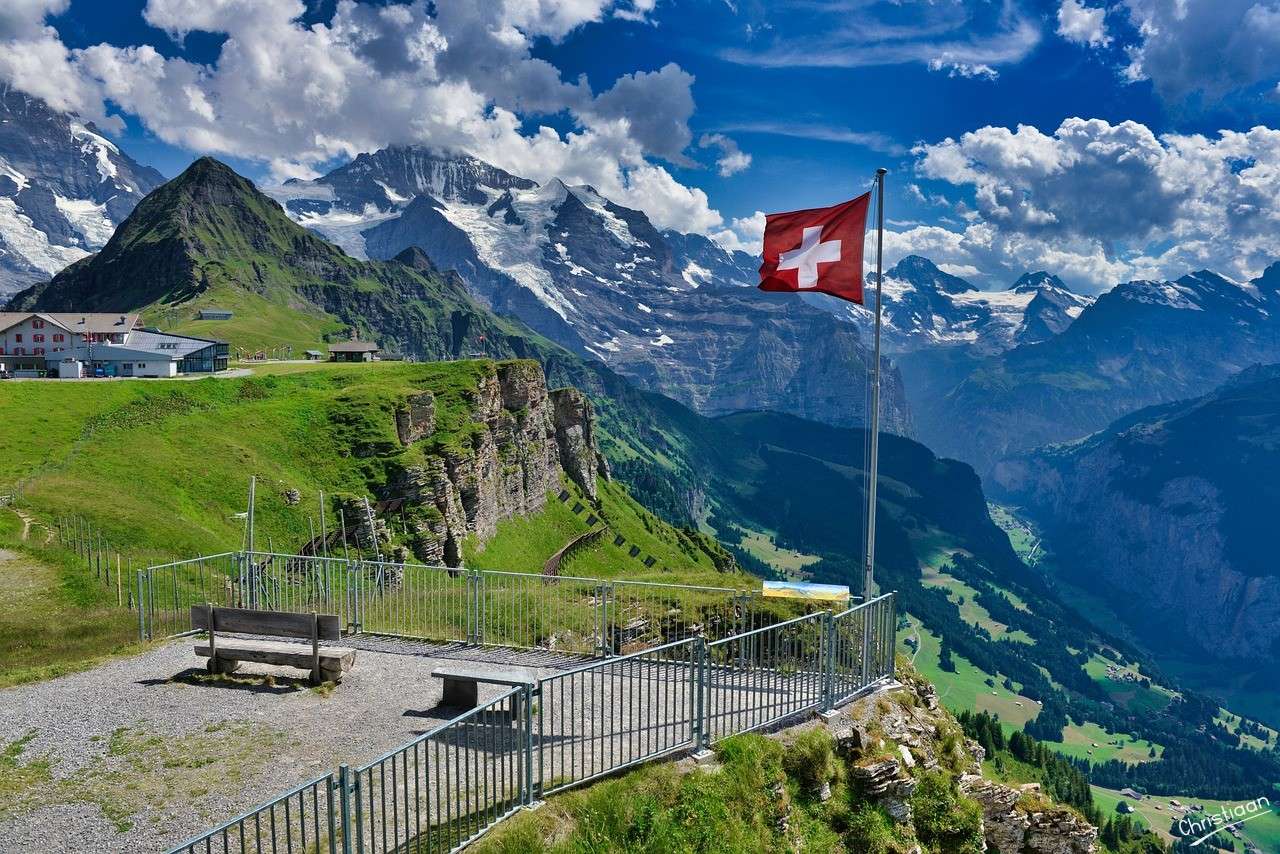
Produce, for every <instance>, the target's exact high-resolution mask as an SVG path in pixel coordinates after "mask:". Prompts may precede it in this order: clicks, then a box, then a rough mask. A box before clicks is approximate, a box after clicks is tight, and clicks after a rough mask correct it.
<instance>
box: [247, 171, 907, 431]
mask: <svg viewBox="0 0 1280 854" xmlns="http://www.w3.org/2000/svg"><path fill="white" fill-rule="evenodd" d="M272 192H273V194H274V195H275V197H276V198H277V199H278V200H280V201H281V202H282V203H283V205H284V206H285V209H286V210H287V211H288V212H289V213H290V215H291V216H292V217H294V219H296V220H297V221H298V222H299V223H300V224H302V225H304V226H306V227H308V228H310V229H312V230H314V231H316V232H317V233H319V234H322V235H324V236H325V237H328V238H329V239H331V240H333V241H334V242H335V243H337V244H338V245H339V246H341V247H343V248H344V249H345V250H346V251H347V252H349V253H351V254H352V255H355V256H357V257H369V258H384V259H385V258H391V257H394V256H395V255H397V254H398V253H400V252H401V251H403V250H404V249H406V248H408V247H410V246H418V247H421V248H422V249H423V250H424V251H425V252H426V253H427V255H428V256H429V257H431V258H432V260H433V261H434V262H435V263H436V264H437V265H438V266H439V267H440V268H441V269H452V270H456V271H457V272H458V273H459V275H460V276H461V277H462V278H463V280H464V281H466V283H467V285H468V287H470V289H471V291H472V293H473V294H474V295H475V296H476V297H477V298H478V299H479V300H481V301H482V302H484V303H485V304H486V305H488V306H489V307H490V308H492V309H493V310H495V311H496V312H498V313H500V314H504V315H508V316H512V317H516V318H519V319H520V320H522V321H524V322H525V323H527V324H528V325H529V326H530V327H532V328H533V329H535V330H536V331H538V332H539V333H541V334H543V335H545V336H547V337H548V338H550V339H551V340H553V341H555V342H557V343H559V344H561V345H562V346H564V347H567V348H568V349H569V350H571V351H573V352H575V353H577V354H579V355H581V356H584V357H587V358H591V359H597V360H599V361H601V362H603V363H604V364H606V365H608V366H609V367H610V368H613V369H614V370H617V371H618V372H619V373H621V374H623V375H624V376H627V377H629V378H630V379H632V380H634V381H636V382H637V383H639V384H640V385H641V386H643V387H644V388H647V389H650V390H653V391H659V392H661V393H663V394H666V395H669V396H671V397H675V398H677V399H679V400H681V401H682V402H684V403H686V404H688V405H689V406H692V407H693V408H694V409H696V410H697V411H699V412H702V413H704V414H710V415H716V414H723V413H728V412H733V411H738V410H741V409H744V408H760V409H772V410H779V411H785V412H790V413H793V414H796V415H800V416H803V417H807V418H813V419H817V420H822V421H827V422H830V423H833V424H843V425H852V424H859V423H862V422H863V419H864V416H865V407H866V403H865V394H864V388H863V387H864V385H865V383H864V381H863V378H864V377H866V375H867V373H868V371H869V367H870V357H869V355H868V352H867V348H866V345H865V344H864V343H863V340H862V337H861V336H860V334H859V331H858V329H857V327H856V326H854V325H853V324H849V323H843V322H840V321H839V320H837V319H836V318H834V317H833V316H832V315H831V314H829V313H827V312H824V311H821V310H819V309H816V308H814V307H812V306H809V305H807V304H806V303H805V302H804V301H803V300H798V299H795V298H794V297H792V296H786V295H777V294H763V293H760V292H758V291H756V290H755V289H754V288H750V287H744V285H751V284H753V283H754V282H755V281H756V270H755V268H756V265H757V262H756V260H755V259H753V258H751V257H750V256H748V255H747V254H746V253H742V252H726V251H725V250H723V249H721V248H720V247H719V246H717V245H716V244H715V243H713V242H712V241H710V240H708V239H706V238H705V237H701V236H698V235H686V234H679V233H677V232H673V231H660V230H658V229H657V228H656V227H654V225H653V224H652V223H651V222H650V221H649V219H648V217H646V216H645V215H644V214H643V213H641V212H640V211H637V210H632V209H629V208H625V207H622V206H620V205H617V204H615V203H613V202H612V201H610V200H609V199H606V198H605V197H603V196H602V195H600V194H599V193H598V192H596V190H595V189H593V188H592V187H589V186H585V185H584V186H572V187H571V186H568V185H566V184H564V183H563V182H562V181H560V180H558V179H552V180H550V181H548V182H547V183H545V184H543V185H539V184H537V183H535V182H533V181H530V180H528V179H525V178H520V177H518V176H514V175H511V174H510V173H508V172H505V171H503V170H501V169H498V168H497V167H494V166H491V165H488V164H486V163H483V162H482V161H479V160H476V159H475V158H472V157H466V156H455V155H450V154H445V153H440V152H435V151H432V150H429V149H425V148H420V147H392V148H387V149H383V150H381V151H378V152H375V153H373V154H362V155H360V156H359V157H357V158H356V159H355V160H354V161H352V162H351V163H349V164H346V165H345V166H342V167H340V168H338V169H336V170H334V171H333V172H331V173H329V174H328V175H325V176H323V177H321V178H318V179H315V180H313V181H297V180H294V181H290V182H287V183H286V184H285V185H283V186H282V187H280V188H277V189H275V190H273V191H272ZM819 354H820V357H819ZM850 377H854V378H856V379H855V381H853V382H850V381H849V378H850ZM885 386H886V388H885V393H884V397H883V399H884V400H885V405H886V408H885V416H884V423H885V424H886V427H887V428H888V429H891V430H895V431H898V432H909V430H910V422H909V417H908V414H907V409H906V406H905V404H904V402H903V392H902V387H901V381H900V378H899V377H898V375H897V372H896V371H895V370H894V369H892V367H890V368H889V370H887V371H886V372H885Z"/></svg>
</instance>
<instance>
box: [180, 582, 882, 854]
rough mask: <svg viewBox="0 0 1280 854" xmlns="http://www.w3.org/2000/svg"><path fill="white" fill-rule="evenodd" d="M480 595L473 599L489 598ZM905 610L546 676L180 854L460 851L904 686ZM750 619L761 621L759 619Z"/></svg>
mask: <svg viewBox="0 0 1280 854" xmlns="http://www.w3.org/2000/svg"><path fill="white" fill-rule="evenodd" d="M464 577H465V576H464ZM530 578H531V579H539V580H540V577H539V576H530ZM484 583H485V582H478V584H480V585H483V584H484ZM615 585H616V583H615ZM523 589H531V588H523ZM471 596H472V597H473V598H472V600H471V601H472V602H473V603H474V602H475V601H476V596H477V594H476V593H475V592H474V591H473V592H472V594H471ZM464 599H465V597H464ZM895 600H896V597H895V595H894V594H893V593H887V594H884V595H882V596H879V597H877V598H875V599H872V600H871V601H869V602H864V603H862V604H859V605H857V606H855V607H853V608H849V609H848V610H845V611H842V612H840V613H837V614H833V613H831V612H829V611H823V612H819V613H815V614H808V615H805V616H801V617H796V618H793V619H789V620H783V621H779V622H776V623H774V624H772V625H765V626H760V627H753V628H749V629H747V630H745V631H741V632H738V633H736V634H730V635H728V636H726V637H721V638H718V639H715V640H711V641H708V639H707V638H706V637H703V636H702V635H695V636H693V637H688V638H684V639H679V640H675V641H672V642H668V643H665V644H661V645H657V646H653V647H649V648H647V649H642V650H639V651H636V652H631V653H627V654H623V655H617V656H610V657H605V658H602V659H601V660H599V661H596V662H592V663H589V664H585V665H582V666H579V667H574V668H572V669H568V670H563V671H560V672H556V673H552V674H550V675H544V676H540V677H539V678H538V680H537V682H536V683H535V684H531V685H526V686H520V687H517V688H513V689H511V690H509V691H505V692H504V693H501V694H499V695H498V696H496V697H495V698H494V699H492V700H489V701H487V702H485V703H483V704H482V705H480V706H478V707H477V708H475V709H472V710H471V711H469V712H466V713H464V714H462V715H460V716H458V717H456V718H454V719H453V720H450V721H448V722H446V723H444V724H441V725H440V726H438V727H436V728H435V729H432V730H430V731H429V732H427V733H425V734H424V735H421V736H418V737H417V738H415V739H413V740H412V741H410V742H408V743H406V744H404V745H402V746H401V747H398V748H396V749H395V750H392V751H391V752H389V753H387V754H385V755H383V756H382V757H380V758H378V759H376V760H374V761H373V762H371V763H369V764H367V765H364V766H361V767H359V768H357V769H354V770H352V769H349V768H348V767H347V766H345V765H344V766H341V767H340V768H339V769H338V770H337V772H335V773H333V774H329V775H328V776H326V777H321V778H319V779H317V780H313V781H312V782H310V783H307V784H305V785H303V786H300V787H298V788H296V789H293V790H292V791H290V792H288V793H286V794H285V795H283V796H281V797H279V798H276V799H275V800H273V801H270V802H269V803H267V804H264V805H263V806H261V807H259V808H258V809H255V810H253V811H251V812H249V813H246V814H244V815H242V816H240V817H238V818H236V819H233V820H232V821H230V822H227V823H226V824H223V825H219V826H218V827H216V828H214V829H213V830H211V831H209V832H207V833H205V834H202V835H201V836H199V837H196V838H195V839H193V840H191V841H189V842H186V843H183V844H182V845H181V846H179V847H177V848H174V849H172V851H171V854H195V852H205V854H212V852H214V851H218V852H223V854H265V852H268V851H269V852H272V854H275V852H279V851H306V852H317V854H323V852H328V854H366V853H367V854H390V852H415V854H417V852H452V851H457V850H459V849H461V848H463V847H465V846H466V845H467V844H469V843H470V842H471V841H473V840H474V839H476V838H477V837H478V836H480V835H481V834H483V833H484V832H485V831H486V830H488V829H489V828H490V827H492V826H494V825H495V824H497V823H498V822H500V821H502V820H503V819H504V818H506V817H507V816H509V815H511V814H512V813H514V812H515V811H517V810H518V809H520V808H521V807H522V806H527V805H530V804H532V803H533V802H534V801H536V800H538V799H540V798H542V797H544V796H546V795H549V794H552V793H554V792H558V791H561V790H563V789H566V788H569V787H571V786H576V785H580V784H582V783H585V782H587V781H589V780H593V779H596V778H598V777H601V776H604V775H606V774H611V773H614V772H617V771H619V770H621V769H624V768H628V767H631V766H633V765H636V764H638V763H641V762H646V761H649V760H651V759H655V758H658V757H661V756H665V755H669V754H671V753H674V752H676V751H680V750H686V749H690V748H705V747H706V746H708V745H710V744H712V743H714V742H716V741H719V740H721V739H724V738H727V737H729V736H731V735H736V734H738V733H743V732H749V731H751V730H756V729H761V728H765V727H770V726H776V725H780V724H781V723H782V722H783V721H785V720H787V719H789V718H793V717H795V716H797V715H799V714H802V713H806V712H810V711H815V710H824V711H825V710H830V709H832V708H833V707H834V706H836V705H839V704H842V703H845V702H848V701H849V700H851V699H853V698H854V697H857V696H859V695H861V694H863V693H866V692H868V691H870V690H872V689H874V688H875V687H876V686H877V685H881V684H884V683H885V682H886V681H888V680H892V678H893V674H894V659H893V652H894V641H895V635H896V630H897V614H896V610H895V607H896V602H895ZM408 601H409V602H412V601H413V600H412V599H409V600H408ZM494 601H498V602H506V601H507V600H506V599H504V598H503V597H498V598H497V599H495V600H494ZM508 604H509V602H508ZM668 604H670V603H668ZM483 607H485V606H483V605H482V609H483ZM735 613H736V614H738V615H739V616H743V615H744V614H746V615H747V616H746V619H747V620H750V619H753V618H751V617H750V616H749V615H750V611H749V610H748V611H745V612H744V611H742V610H740V609H739V610H737V611H735ZM605 623H606V624H607V625H617V621H614V622H613V623H609V622H608V621H607V619H606V620H605ZM525 624H526V623H525V621H524V620H522V619H521V620H515V621H514V622H512V623H511V625H516V626H520V625H525ZM498 625H503V623H502V622H501V621H499V622H498ZM706 628H707V624H705V623H704V624H703V630H706ZM606 634H607V633H606ZM497 636H498V637H506V636H505V635H502V634H501V633H498V634H497ZM335 803H336V808H335Z"/></svg>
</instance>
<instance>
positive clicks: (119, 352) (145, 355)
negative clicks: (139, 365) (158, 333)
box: [44, 344, 182, 362]
mask: <svg viewBox="0 0 1280 854" xmlns="http://www.w3.org/2000/svg"><path fill="white" fill-rule="evenodd" d="M91 349H92V351H93V361H95V362H123V361H134V362H156V361H160V360H165V361H169V362H177V361H180V360H181V359H182V354H180V353H178V352H177V351H174V352H170V351H168V350H163V351H160V350H138V349H135V348H133V347H125V346H122V345H120V344H94V345H93V347H92V348H90V347H89V346H88V345H85V346H83V347H72V348H71V349H68V350H58V351H57V352H52V353H45V354H44V360H45V361H46V362H60V361H62V360H63V359H66V358H68V357H70V358H73V359H78V360H79V361H81V362H87V361H89V352H90V350H91Z"/></svg>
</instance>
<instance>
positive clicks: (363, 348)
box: [329, 341, 382, 353]
mask: <svg viewBox="0 0 1280 854" xmlns="http://www.w3.org/2000/svg"><path fill="white" fill-rule="evenodd" d="M381 349H382V348H381V347H379V346H378V345H377V344H374V343H373V342H372V341H337V342H334V343H333V344H330V345H329V352H330V353H377V352H378V351H379V350H381Z"/></svg>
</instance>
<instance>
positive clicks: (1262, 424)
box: [994, 365, 1280, 691]
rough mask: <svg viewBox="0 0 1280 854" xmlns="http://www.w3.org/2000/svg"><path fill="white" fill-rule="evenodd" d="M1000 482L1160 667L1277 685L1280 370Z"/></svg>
mask: <svg viewBox="0 0 1280 854" xmlns="http://www.w3.org/2000/svg"><path fill="white" fill-rule="evenodd" d="M994 477H995V482H996V484H997V487H998V488H999V489H1000V490H1002V491H1005V492H1007V493H1008V494H1009V496H1010V497H1011V498H1013V499H1014V500H1016V501H1018V502H1019V503H1020V504H1022V505H1024V506H1025V507H1026V509H1027V510H1028V512H1030V513H1031V514H1032V515H1033V516H1034V518H1036V519H1037V520H1038V521H1040V522H1041V524H1042V526H1043V528H1044V531H1045V539H1046V542H1047V543H1049V544H1050V547H1051V548H1052V549H1053V551H1054V552H1055V556H1056V558H1057V560H1056V563H1057V564H1059V565H1060V567H1061V571H1062V572H1064V573H1066V574H1068V575H1069V576H1070V577H1072V578H1073V579H1074V580H1075V581H1076V582H1077V583H1079V584H1081V585H1084V586H1087V587H1088V588H1089V589H1091V590H1094V591H1095V592H1096V593H1098V594H1099V595H1101V596H1103V597H1104V598H1105V599H1106V601H1107V602H1108V603H1109V605H1110V606H1111V607H1112V609H1113V610H1115V611H1117V612H1118V613H1119V614H1120V616H1121V617H1122V618H1123V619H1124V620H1125V622H1126V623H1127V624H1128V625H1129V626H1130V627H1132V628H1133V629H1134V630H1135V631H1136V632H1137V634H1138V637H1139V638H1140V639H1141V640H1142V641H1144V642H1145V643H1146V645H1147V646H1148V647H1149V648H1150V649H1152V650H1153V651H1155V652H1156V653H1157V656H1159V655H1165V656H1171V655H1177V656H1180V657H1184V658H1190V659H1192V660H1194V661H1196V662H1198V664H1200V665H1202V666H1201V667H1200V668H1199V669H1200V670H1209V669H1220V670H1221V671H1222V672H1223V673H1226V672H1233V673H1236V672H1240V671H1241V670H1244V669H1247V665H1249V664H1250V663H1252V664H1254V665H1258V664H1266V665H1269V669H1270V673H1271V675H1272V676H1273V675H1274V665H1275V663H1276V662H1278V661H1280V568H1277V566H1276V562H1275V549H1274V545H1273V543H1272V542H1271V539H1270V537H1269V536H1268V535H1267V532H1268V531H1270V526H1271V525H1272V524H1274V516H1275V512H1276V508H1277V507H1280V366H1277V365H1272V366H1269V367H1253V368H1250V369H1247V370H1245V371H1243V372H1241V373H1240V374H1238V375H1236V376H1234V377H1232V378H1231V379H1230V380H1229V381H1228V382H1226V383H1225V384H1223V385H1222V386H1220V387H1219V388H1217V389H1215V390H1213V391H1211V392H1209V393H1208V394H1206V395H1204V396H1201V397H1197V398H1193V399H1191V400H1182V401H1177V402H1174V403H1168V404H1164V405H1162V406H1156V407H1150V408H1147V409H1143V410H1140V411H1138V412H1136V413H1133V414H1131V415H1128V416H1126V417H1124V418H1122V419H1120V420H1118V421H1116V422H1114V423H1112V424H1111V425H1109V426H1108V427H1106V428H1105V429H1104V430H1101V431H1099V432H1098V433H1095V434H1094V435H1092V436H1089V437H1088V438H1086V439H1082V440H1079V441H1076V442H1073V443H1070V444H1064V445H1057V446H1050V447H1047V448H1042V449H1040V450H1037V451H1035V452H1032V453H1029V454H1025V455H1022V456H1019V457H1016V458H1014V459H1010V460H1006V461H1004V462H1001V463H1000V464H998V465H997V466H996V468H995V475H994ZM1211 662H1222V663H1221V664H1220V665H1214V667H1213V668H1211V667H1210V666H1209V665H1210V663H1211ZM1262 684H1263V683H1261V682H1260V683H1259V684H1258V689H1259V690H1261V689H1262ZM1266 685H1267V686H1268V687H1267V690H1268V691H1270V690H1272V689H1273V688H1274V681H1267V682H1266Z"/></svg>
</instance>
